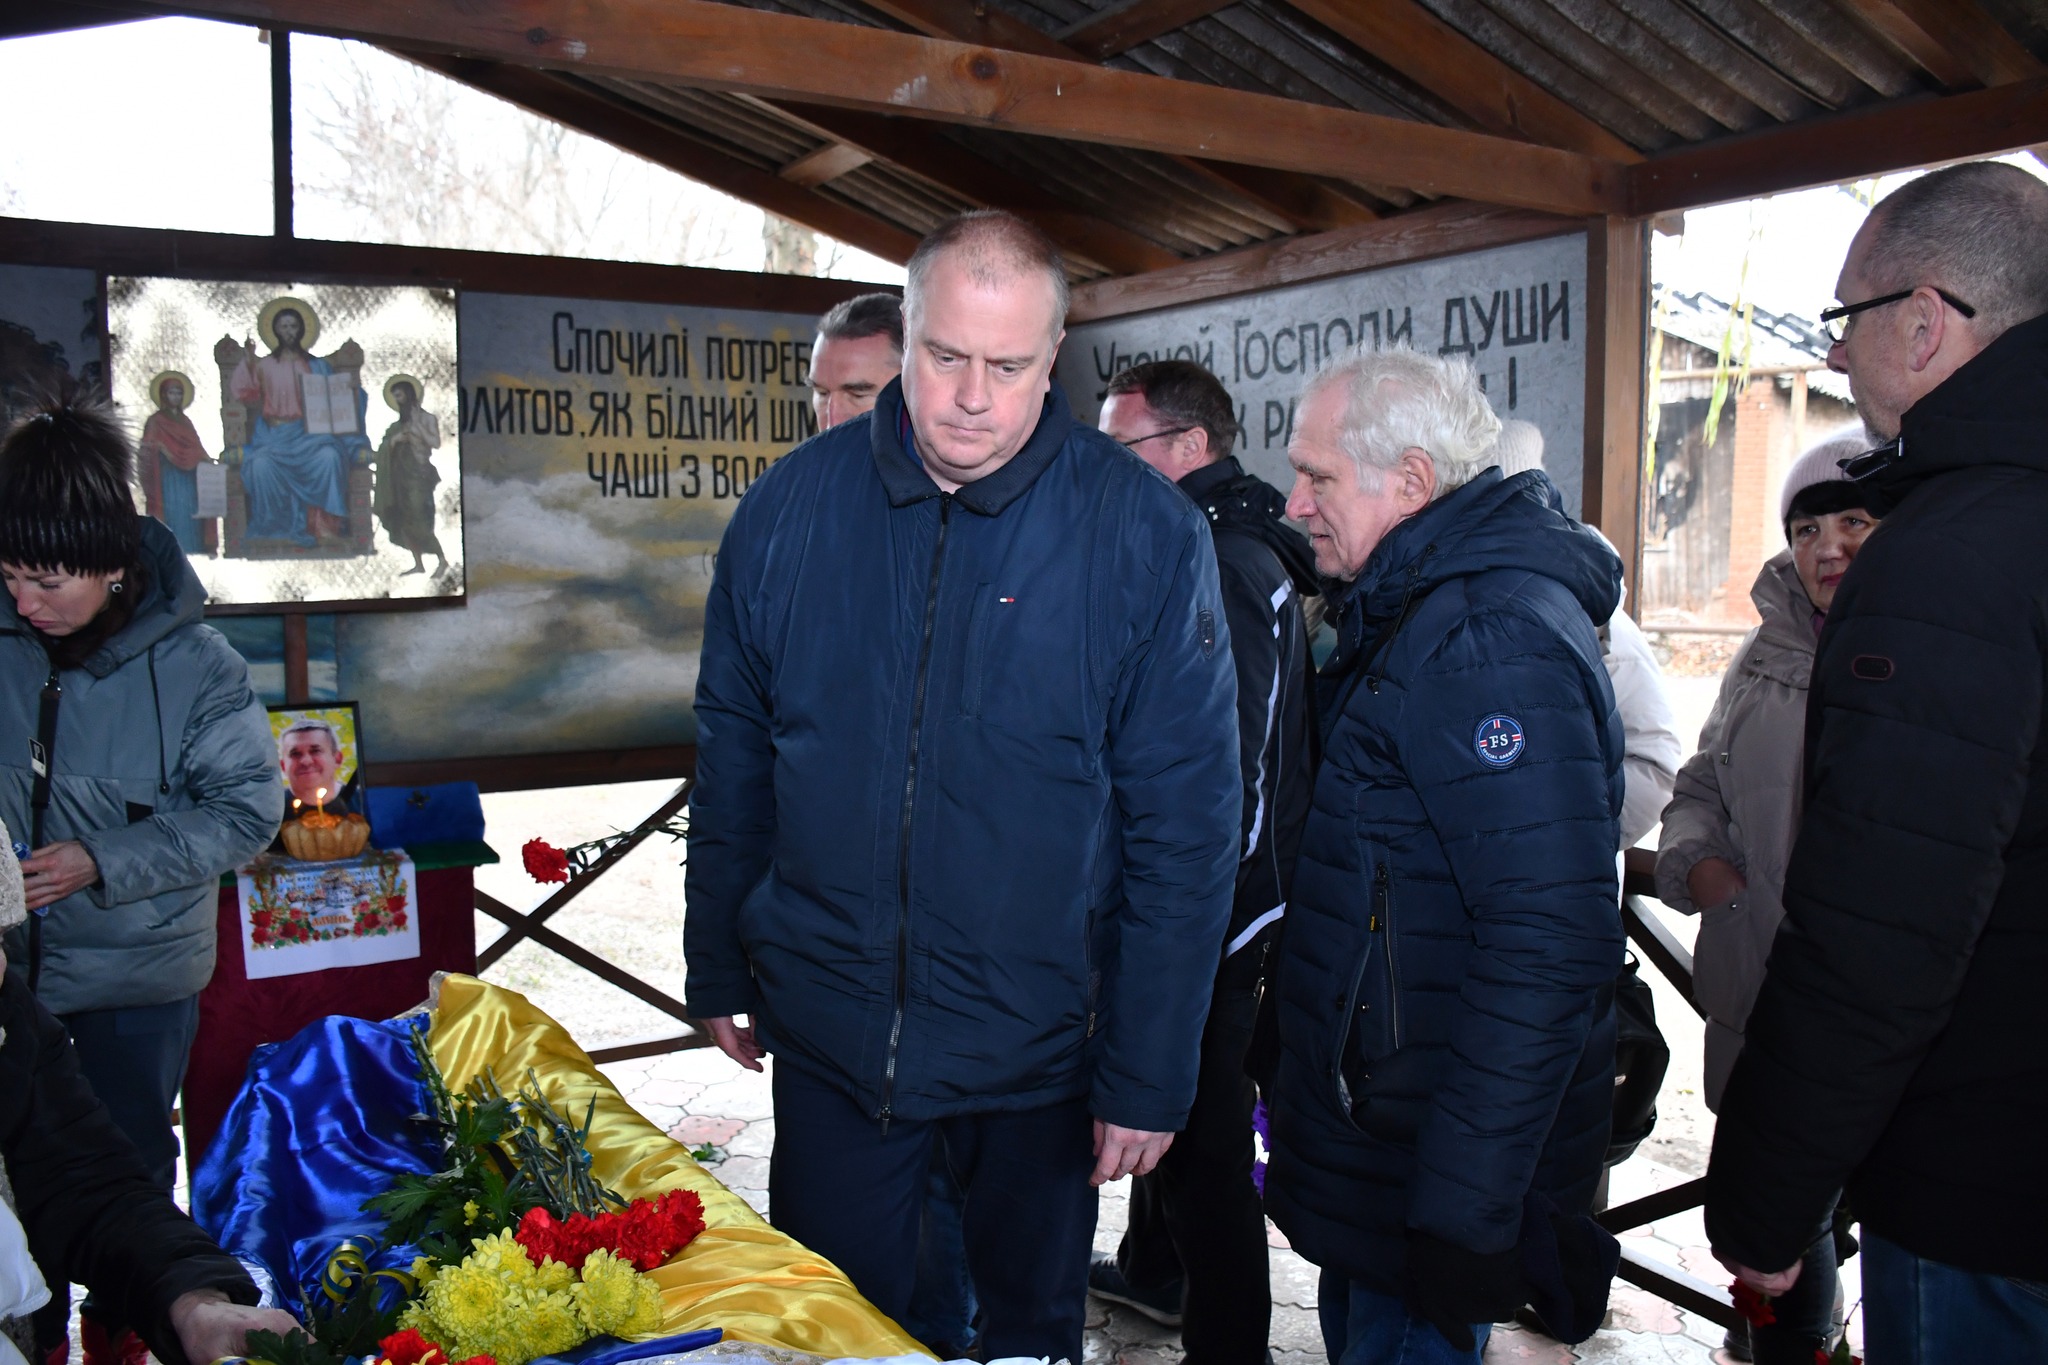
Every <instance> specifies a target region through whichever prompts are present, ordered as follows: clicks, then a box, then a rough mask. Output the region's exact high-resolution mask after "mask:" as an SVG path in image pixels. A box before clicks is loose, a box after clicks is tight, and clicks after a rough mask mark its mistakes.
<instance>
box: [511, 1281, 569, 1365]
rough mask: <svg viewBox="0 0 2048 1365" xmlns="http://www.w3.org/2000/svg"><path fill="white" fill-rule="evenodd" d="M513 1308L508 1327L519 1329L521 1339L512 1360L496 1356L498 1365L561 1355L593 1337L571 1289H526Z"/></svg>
mask: <svg viewBox="0 0 2048 1365" xmlns="http://www.w3.org/2000/svg"><path fill="white" fill-rule="evenodd" d="M511 1309H512V1312H511V1318H510V1320H509V1321H508V1323H507V1324H506V1325H507V1326H508V1327H516V1332H517V1336H518V1340H517V1342H515V1343H511V1350H512V1353H513V1354H512V1357H511V1358H508V1357H507V1356H505V1355H503V1354H500V1353H498V1352H493V1353H492V1354H494V1355H497V1357H498V1365H525V1362H526V1361H529V1360H532V1359H533V1358H534V1357H535V1356H551V1355H558V1354H560V1353H561V1352H563V1351H567V1350H571V1349H573V1348H575V1347H577V1346H581V1345H582V1344H583V1343H584V1341H585V1340H587V1339H588V1338H589V1336H590V1333H589V1331H587V1330H586V1329H585V1328H584V1326H583V1320H582V1319H581V1318H579V1317H577V1315H576V1301H575V1300H574V1299H573V1298H571V1297H570V1295H569V1292H568V1291H567V1290H557V1291H555V1292H553V1293H547V1292H543V1291H540V1290H522V1291H520V1292H519V1293H517V1294H515V1295H514V1296H513V1301H512V1305H511Z"/></svg>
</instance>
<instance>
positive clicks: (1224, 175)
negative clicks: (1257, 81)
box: [869, 0, 1377, 228]
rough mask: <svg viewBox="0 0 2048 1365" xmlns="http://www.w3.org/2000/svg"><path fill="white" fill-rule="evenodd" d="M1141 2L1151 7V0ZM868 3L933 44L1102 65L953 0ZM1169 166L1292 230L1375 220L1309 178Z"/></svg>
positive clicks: (1213, 165) (1206, 165) (1204, 164)
mask: <svg viewBox="0 0 2048 1365" xmlns="http://www.w3.org/2000/svg"><path fill="white" fill-rule="evenodd" d="M1141 2H1142V3H1150V0H1141ZM869 3H871V4H872V5H873V6H874V7H875V8H876V9H879V10H881V11H882V12H883V13H884V14H886V15H888V16H889V17H890V18H892V19H896V20H899V21H900V22H902V23H905V24H908V25H909V26H910V27H911V28H913V29H915V30H917V31H918V32H919V33H923V34H926V35H927V36H929V37H933V38H954V39H958V40H959V41H961V42H964V43H985V44H987V45H988V46H990V47H997V48H1002V49H1003V50H1005V51H1007V52H1025V53H1031V54H1034V55H1036V56H1040V57H1050V58H1052V59H1054V60H1055V61H1071V62H1087V63H1093V62H1095V61H1099V60H1101V58H1099V57H1096V56H1095V55H1094V53H1093V52H1091V51H1088V50H1083V49H1081V48H1076V47H1072V46H1069V45H1068V44H1067V43H1066V42H1065V41H1064V40H1062V39H1061V38H1056V37H1054V36H1053V35H1051V34H1048V33H1042V32H1040V31H1039V30H1038V29H1035V28H1033V27H1032V26H1031V25H1029V24H1027V23H1025V22H1023V21H1022V20H1021V19H1013V18H1011V17H1010V16H1009V15H1007V14H1005V13H1003V12H1002V11H1001V10H996V9H990V8H988V7H987V6H986V5H974V6H972V7H970V6H967V5H963V4H960V3H957V0H869ZM1163 3H1166V4H1175V3H1177V0H1163ZM1215 8H1221V6H1215ZM1096 17H1097V18H1104V17H1106V16H1101V15H1098V16H1096ZM1085 22H1086V21H1084V24H1085ZM1197 88H1199V89H1213V88H1214V87H1197ZM1174 164H1175V165H1177V166H1178V167H1179V168H1180V169H1181V170H1183V171H1185V172H1187V173H1188V174H1190V175H1192V176H1194V177H1195V178H1196V179H1197V180H1202V181H1206V182H1207V183H1208V184H1209V185H1210V186H1211V187H1212V188H1214V189H1217V190H1220V191H1221V192H1223V193H1225V194H1233V195H1237V196H1240V197H1242V198H1245V199H1249V200H1250V201H1251V202H1252V203H1253V204H1255V205H1257V206H1258V207H1259V208H1261V209H1263V210H1264V211H1265V212H1267V213H1269V214H1272V215H1274V216H1275V217H1276V218H1277V219H1278V220H1280V221H1281V222H1282V223H1286V224H1291V225H1293V226H1296V227H1305V228H1333V227H1345V226H1348V225H1350V224H1353V223H1361V222H1369V221H1371V220H1372V219H1373V218H1374V217H1376V216H1377V215H1376V214H1374V213H1373V212H1372V211H1371V210H1369V209H1366V208H1364V207H1363V206H1361V205H1358V204H1354V203H1351V202H1350V201H1348V200H1346V199H1345V198H1343V197H1342V196H1339V195H1337V194H1335V193H1334V192H1332V191H1331V190H1330V189H1329V188H1328V187H1326V186H1324V185H1320V184H1318V183H1317V182H1316V180H1315V179H1314V178H1313V177H1308V176H1296V175H1289V174H1287V173H1286V172H1284V171H1272V170H1263V169H1261V168H1259V167H1254V166H1246V165H1231V164H1227V163H1226V162H1224V161H1217V160H1212V159H1205V158H1203V157H1199V156H1191V155H1179V154H1176V155H1175V156H1174Z"/></svg>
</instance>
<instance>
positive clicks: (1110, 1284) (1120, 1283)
mask: <svg viewBox="0 0 2048 1365" xmlns="http://www.w3.org/2000/svg"><path fill="white" fill-rule="evenodd" d="M1088 1292H1089V1293H1090V1294H1093V1295H1094V1296H1095V1297H1096V1298H1098V1299H1102V1300H1104V1301H1105V1302H1108V1303H1120V1304H1122V1305H1123V1306H1124V1307H1126V1308H1130V1309H1134V1310H1136V1311H1137V1312H1139V1313H1142V1314H1144V1315H1145V1316H1146V1317H1148V1318H1150V1319H1152V1321H1154V1322H1156V1323H1158V1324H1159V1325H1160V1326H1161V1327H1178V1326H1180V1294H1181V1282H1180V1281H1179V1280H1175V1281H1174V1282H1173V1283H1172V1284H1169V1285H1166V1286H1164V1287H1163V1288H1160V1289H1139V1288H1137V1287H1136V1286H1134V1285H1133V1284H1132V1283H1131V1282H1130V1281H1129V1280H1127V1279H1125V1278H1124V1273H1123V1271H1121V1270H1119V1269H1117V1265H1116V1259H1115V1258H1114V1257H1111V1256H1104V1257H1103V1258H1101V1259H1100V1260H1098V1261H1096V1262H1095V1263H1094V1264H1093V1265H1091V1266H1089V1267H1088Z"/></svg>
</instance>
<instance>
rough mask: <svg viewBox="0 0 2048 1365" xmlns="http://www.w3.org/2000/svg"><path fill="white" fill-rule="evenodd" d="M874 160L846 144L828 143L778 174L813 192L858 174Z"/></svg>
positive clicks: (803, 156) (801, 157) (799, 158)
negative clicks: (839, 179) (850, 172)
mask: <svg viewBox="0 0 2048 1365" xmlns="http://www.w3.org/2000/svg"><path fill="white" fill-rule="evenodd" d="M874 159H875V158H874V157H873V156H871V155H869V154H868V153H867V152H864V151H862V150H861V149H860V148H858V147H849V146H847V145H846V144H845V143H843V142H827V143H826V144H825V145H824V146H822V147H820V148H818V150H817V151H815V152H806V153H805V154H804V155H802V156H800V157H798V158H797V159H796V160H794V161H792V162H790V163H789V164H788V165H787V166H784V167H783V168H782V169H781V170H779V171H777V172H776V174H777V175H779V176H781V177H782V178H783V179H784V180H787V181H788V182H789V183H790V184H792V185H802V186H803V187H804V188H805V189H807V190H814V189H816V188H818V186H820V185H827V184H830V183H831V182H832V181H834V180H837V179H838V178H839V177H840V176H842V175H845V174H846V173H847V172H848V171H857V170H859V169H860V168H861V167H863V166H865V165H867V164H868V163H869V162H870V161H873V160H874Z"/></svg>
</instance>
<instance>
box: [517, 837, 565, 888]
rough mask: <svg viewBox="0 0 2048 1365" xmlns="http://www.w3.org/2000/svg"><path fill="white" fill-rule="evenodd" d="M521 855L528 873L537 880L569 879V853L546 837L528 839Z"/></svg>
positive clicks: (559, 880)
mask: <svg viewBox="0 0 2048 1365" xmlns="http://www.w3.org/2000/svg"><path fill="white" fill-rule="evenodd" d="M519 856H520V857H521V858H522V859H524V860H525V862H526V875H527V876H529V877H531V878H533V879H534V880H535V881H537V882H566V881H568V880H569V855H568V854H566V853H564V852H562V850H561V849H559V848H556V847H555V846H554V845H553V844H551V843H549V842H548V841H547V840H545V839H528V840H527V841H526V845H525V847H523V848H521V849H520V850H519Z"/></svg>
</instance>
